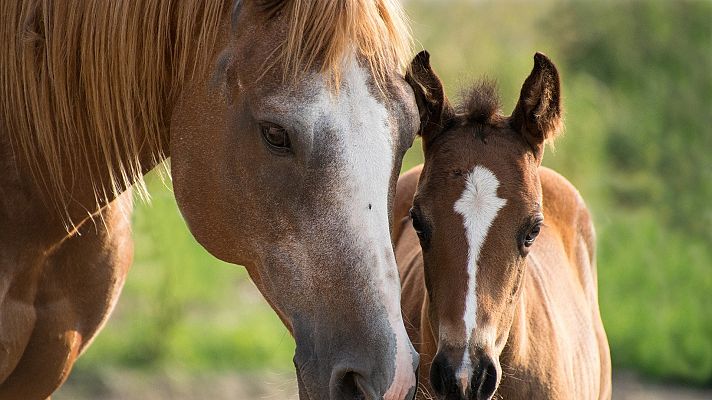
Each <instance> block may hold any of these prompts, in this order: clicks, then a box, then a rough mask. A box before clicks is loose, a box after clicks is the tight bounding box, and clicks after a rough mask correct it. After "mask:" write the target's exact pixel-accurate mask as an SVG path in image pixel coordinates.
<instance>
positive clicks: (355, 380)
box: [339, 371, 367, 400]
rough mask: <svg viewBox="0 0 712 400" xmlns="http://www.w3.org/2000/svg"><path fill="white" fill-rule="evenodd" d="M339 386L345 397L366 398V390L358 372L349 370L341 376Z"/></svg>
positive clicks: (357, 399)
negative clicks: (362, 385)
mask: <svg viewBox="0 0 712 400" xmlns="http://www.w3.org/2000/svg"><path fill="white" fill-rule="evenodd" d="M339 388H340V391H341V394H342V396H343V397H342V398H343V399H349V400H352V399H353V400H366V399H367V397H366V392H365V391H364V390H363V388H362V387H361V383H360V379H359V376H358V374H356V373H355V372H353V371H349V372H347V373H346V374H344V377H343V378H341V382H340V384H339Z"/></svg>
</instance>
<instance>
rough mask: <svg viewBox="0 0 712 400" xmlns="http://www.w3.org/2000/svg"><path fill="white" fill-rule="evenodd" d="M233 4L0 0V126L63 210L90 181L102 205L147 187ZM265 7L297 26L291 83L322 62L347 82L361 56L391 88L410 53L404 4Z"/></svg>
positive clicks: (289, 52) (353, 1)
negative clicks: (186, 85) (173, 115)
mask: <svg viewBox="0 0 712 400" xmlns="http://www.w3.org/2000/svg"><path fill="white" fill-rule="evenodd" d="M255 1H259V0H255ZM230 3H231V1H230V0H222V1H217V0H216V1H212V0H205V1H197V0H195V1H176V2H168V1H162V0H115V1H104V0H79V1H77V2H74V3H72V5H71V6H70V5H68V4H64V3H63V2H52V1H49V0H12V1H2V2H1V3H0V24H1V25H0V65H1V66H2V68H1V69H0V113H1V114H0V126H2V127H4V128H5V129H6V130H7V132H8V134H9V137H10V143H11V145H12V148H13V151H14V153H15V155H16V156H21V157H23V159H24V160H26V161H27V164H28V165H29V166H30V168H31V170H32V173H33V175H34V177H35V179H36V181H37V182H38V183H39V184H40V185H41V186H42V187H44V188H45V189H46V191H47V192H48V193H50V194H52V195H51V197H52V198H51V199H48V200H49V201H51V202H52V203H53V204H54V205H55V206H57V207H58V209H59V210H60V211H62V212H63V213H65V214H66V212H67V209H68V205H69V203H70V201H71V195H72V189H73V187H74V186H75V185H76V184H78V183H79V182H91V184H92V185H93V187H94V195H95V199H96V204H97V206H100V205H102V204H105V203H106V201H107V200H110V199H112V198H113V197H114V196H115V195H116V194H117V193H119V192H120V191H122V190H123V189H124V188H126V187H129V186H131V185H134V184H136V183H138V186H139V188H143V179H142V178H143V173H144V172H145V169H146V168H147V166H146V165H141V161H140V159H139V158H140V155H141V154H144V155H145V154H150V155H152V157H153V162H154V163H159V162H161V161H162V160H164V159H165V157H166V155H165V154H163V151H162V149H164V148H165V147H166V143H163V139H162V138H163V137H164V136H165V133H166V132H167V130H168V129H169V127H168V126H167V125H168V123H169V122H170V121H169V118H170V115H169V112H170V110H169V109H168V107H167V105H168V104H169V103H170V102H171V101H172V100H174V99H175V97H176V96H177V94H178V93H179V92H180V90H181V84H182V83H183V82H184V81H186V79H187V78H189V77H190V76H191V75H192V74H194V73H200V72H201V71H202V70H203V69H204V68H206V67H207V65H208V64H209V63H210V62H211V60H210V55H211V54H212V51H213V47H214V44H215V42H216V36H217V34H218V29H219V26H220V21H221V18H222V17H223V16H224V15H225V14H224V13H225V12H230V10H231V9H232V7H231V6H230ZM238 5H239V0H236V1H235V2H234V6H235V7H237V6H238ZM261 5H262V7H264V9H265V12H281V13H285V15H286V18H287V20H288V21H289V30H288V37H287V40H286V42H285V43H284V44H282V45H281V46H280V47H281V48H280V49H278V50H281V57H278V59H279V60H281V61H282V62H283V65H282V66H283V69H284V71H285V74H288V75H289V76H291V77H294V78H296V77H298V76H299V75H300V74H301V73H302V72H304V71H307V70H309V69H310V68H312V67H317V66H316V63H320V68H321V70H322V71H327V72H330V73H331V76H332V77H333V79H334V81H335V82H338V81H339V79H340V76H341V74H340V68H341V66H342V64H343V59H344V57H346V55H347V54H348V53H349V52H351V51H353V50H355V51H357V53H358V55H359V56H360V58H361V59H363V60H365V62H366V63H367V64H368V66H369V67H370V69H371V71H372V73H373V74H374V77H375V78H376V81H377V82H385V80H386V75H387V74H388V73H389V72H390V71H392V70H393V69H394V68H401V71H402V68H403V66H405V64H406V62H407V59H408V57H409V56H410V54H409V52H410V34H409V29H408V25H407V22H406V19H405V16H404V14H403V11H402V8H401V7H400V6H399V5H398V4H397V3H396V2H395V1H394V0H284V1H274V0H262V2H261ZM90 166H94V167H95V168H90ZM97 170H99V171H106V172H105V173H106V175H107V176H108V177H109V182H108V183H107V182H102V181H100V178H99V177H98V176H92V175H94V174H95V173H94V172H92V171H97ZM87 175H88V176H87ZM139 193H145V192H144V191H143V190H139ZM87 211H93V210H87Z"/></svg>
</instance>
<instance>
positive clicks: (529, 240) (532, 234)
mask: <svg viewBox="0 0 712 400" xmlns="http://www.w3.org/2000/svg"><path fill="white" fill-rule="evenodd" d="M539 232H541V223H537V224H536V225H534V226H533V227H532V228H531V229H530V230H529V233H527V236H526V237H525V238H524V247H531V245H533V244H534V240H535V239H536V237H537V236H539Z"/></svg>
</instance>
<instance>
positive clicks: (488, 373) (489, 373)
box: [477, 359, 497, 400]
mask: <svg viewBox="0 0 712 400" xmlns="http://www.w3.org/2000/svg"><path fill="white" fill-rule="evenodd" d="M477 383H478V388H477V399H478V400H489V399H490V398H491V397H492V395H494V391H495V390H497V367H495V365H494V363H493V362H492V361H491V360H490V359H485V360H483V361H482V371H481V372H480V376H479V379H478V380H477Z"/></svg>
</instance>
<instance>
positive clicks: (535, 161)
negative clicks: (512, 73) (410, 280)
mask: <svg viewBox="0 0 712 400" xmlns="http://www.w3.org/2000/svg"><path fill="white" fill-rule="evenodd" d="M406 79H407V80H408V81H409V83H410V84H411V86H412V87H413V89H414V91H415V93H416V100H417V102H418V108H419V110H420V115H421V131H420V134H421V135H422V137H423V148H424V152H425V165H424V168H423V172H422V174H421V177H420V181H419V183H418V190H417V192H416V195H415V197H414V200H413V208H412V209H411V217H412V220H413V226H414V227H415V229H416V231H417V232H418V236H419V238H420V242H421V246H422V249H423V258H424V262H425V282H426V285H427V289H428V294H429V304H430V308H429V310H428V312H429V317H430V323H431V328H432V330H433V334H434V337H435V338H437V340H438V351H437V354H436V356H435V358H434V361H433V363H432V366H431V370H430V378H431V384H432V387H433V389H434V390H435V392H436V393H437V394H438V395H440V396H441V397H443V398H445V399H490V398H491V397H492V396H493V394H494V392H495V390H496V388H497V386H498V385H499V382H500V379H501V367H500V364H499V355H500V354H501V352H502V349H503V347H504V345H505V343H506V341H507V336H508V334H509V330H510V327H511V324H512V318H513V313H514V310H515V307H516V302H517V299H518V295H519V289H520V286H521V283H522V277H523V271H524V268H525V259H526V256H527V253H528V252H529V249H530V247H531V246H532V244H533V243H534V240H535V239H536V237H537V235H538V233H539V230H540V229H541V226H542V223H543V215H542V194H541V193H542V192H541V183H540V181H539V175H538V172H537V170H538V167H539V165H540V163H541V159H542V154H543V149H544V142H545V141H546V140H547V139H549V138H552V137H553V136H555V135H556V134H557V133H558V131H559V129H560V126H561V106H560V92H559V76H558V73H557V70H556V68H555V66H554V64H553V63H552V62H551V61H550V60H549V59H548V58H547V57H546V56H544V55H542V54H539V53H537V54H536V55H535V56H534V69H533V70H532V72H531V74H530V75H529V77H528V78H527V79H526V81H525V82H524V86H523V87H522V91H521V96H520V98H519V101H518V103H517V105H516V107H515V109H514V111H513V113H512V115H511V116H509V117H505V116H503V115H501V114H500V111H499V100H498V98H497V94H496V90H495V87H494V86H493V85H492V84H490V83H486V82H483V83H480V84H478V85H475V86H474V87H473V88H472V89H471V91H470V93H469V94H468V95H467V96H466V98H465V100H464V101H463V102H462V104H461V105H460V106H459V108H457V109H454V108H452V107H451V106H450V104H449V103H448V100H447V98H446V96H445V95H444V93H443V87H442V84H441V81H440V79H439V78H438V77H437V75H436V74H435V73H434V72H433V70H432V69H431V67H430V64H429V56H428V54H427V53H426V52H423V53H420V54H419V55H418V56H416V58H415V59H414V60H413V62H412V64H411V69H410V71H409V74H408V76H407V77H406Z"/></svg>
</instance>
